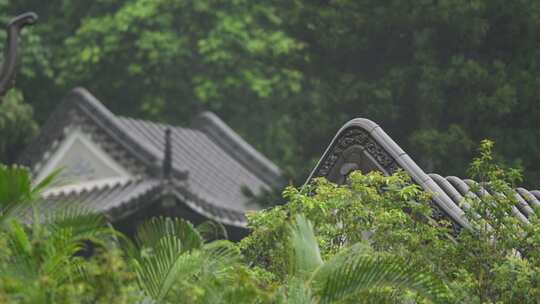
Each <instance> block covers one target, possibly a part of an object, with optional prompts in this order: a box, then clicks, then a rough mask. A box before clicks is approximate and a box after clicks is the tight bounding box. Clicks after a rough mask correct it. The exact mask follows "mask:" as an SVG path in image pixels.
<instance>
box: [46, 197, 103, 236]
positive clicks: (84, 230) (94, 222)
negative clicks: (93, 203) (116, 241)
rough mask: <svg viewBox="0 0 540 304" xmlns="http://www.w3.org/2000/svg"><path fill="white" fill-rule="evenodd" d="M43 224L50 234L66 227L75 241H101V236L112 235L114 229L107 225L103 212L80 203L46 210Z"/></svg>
mask: <svg viewBox="0 0 540 304" xmlns="http://www.w3.org/2000/svg"><path fill="white" fill-rule="evenodd" d="M44 214H45V216H44V219H43V222H42V223H41V224H40V225H42V227H43V229H45V230H47V231H48V233H49V234H54V233H56V232H58V231H62V230H64V229H69V230H70V231H71V233H72V238H73V239H72V240H73V241H81V240H90V241H95V242H99V241H100V240H99V238H100V237H103V236H106V235H110V234H111V233H112V232H111V231H112V229H111V228H109V227H107V226H106V220H105V218H104V216H103V215H102V214H99V213H96V212H94V211H93V210H90V209H88V208H85V207H83V206H80V205H72V206H68V207H65V208H62V209H55V210H53V211H47V212H44Z"/></svg>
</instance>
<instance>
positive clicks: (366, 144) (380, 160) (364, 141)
mask: <svg viewBox="0 0 540 304" xmlns="http://www.w3.org/2000/svg"><path fill="white" fill-rule="evenodd" d="M354 145H358V146H361V147H362V148H363V151H364V152H367V154H369V156H371V158H372V159H373V160H374V161H375V162H376V163H377V165H378V166H379V167H381V168H383V169H384V171H385V172H383V173H386V174H393V173H395V172H396V171H398V170H399V169H402V168H401V167H400V166H399V164H398V163H397V162H396V160H395V159H394V158H393V157H392V156H391V155H390V154H389V153H388V152H386V150H385V149H384V148H383V147H382V146H381V145H380V144H379V143H377V141H376V140H375V139H374V138H373V137H372V136H371V135H370V134H369V133H368V132H367V131H366V130H364V129H361V128H350V129H348V130H346V131H345V132H343V133H342V134H341V135H340V136H339V138H338V139H337V140H336V142H335V143H334V144H333V146H332V147H331V148H330V151H329V154H328V155H327V156H326V157H325V159H324V160H323V161H322V162H321V164H320V165H319V167H318V168H317V170H316V171H315V172H314V174H313V177H328V175H329V174H330V172H331V171H332V169H333V168H334V167H335V166H336V163H337V162H338V160H339V159H340V158H343V157H344V155H343V154H344V152H345V151H346V150H347V149H348V148H350V147H352V146H354ZM344 166H351V164H350V163H345V164H344ZM342 169H344V168H342ZM341 171H342V172H341ZM350 171H351V170H340V173H341V174H345V175H346V174H348V173H349V172H350ZM343 180H345V179H343ZM430 206H431V208H432V209H433V213H432V215H433V219H435V220H436V221H440V220H443V219H451V218H450V217H448V216H447V215H446V214H445V213H444V212H443V211H442V210H441V209H440V208H439V207H438V206H437V205H435V204H434V203H433V202H430ZM452 222H453V221H452ZM453 226H454V230H456V231H458V229H459V225H458V224H457V223H455V222H453Z"/></svg>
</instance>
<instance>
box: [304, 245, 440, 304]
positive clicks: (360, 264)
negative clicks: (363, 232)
mask: <svg viewBox="0 0 540 304" xmlns="http://www.w3.org/2000/svg"><path fill="white" fill-rule="evenodd" d="M364 250H365V248H363V247H362V246H359V245H357V246H353V248H351V249H350V250H347V251H346V252H344V253H341V254H338V255H336V256H335V257H334V258H332V260H330V261H328V262H326V263H325V264H324V265H323V266H322V267H321V268H320V269H318V271H317V272H316V273H314V276H313V277H312V280H311V284H312V286H313V289H314V290H315V292H316V294H317V295H318V296H319V297H320V302H321V303H333V302H334V301H336V300H341V299H345V298H348V297H350V296H352V295H355V294H358V293H360V292H364V291H368V290H372V289H374V288H380V287H387V286H391V287H396V288H405V289H409V290H413V291H416V292H417V293H419V294H420V295H422V296H424V297H426V298H428V299H431V300H433V301H435V302H440V301H443V300H444V299H445V296H446V295H447V292H448V290H447V288H446V286H445V285H444V284H443V283H442V282H441V281H440V280H438V279H436V278H435V277H433V276H431V275H429V274H428V273H427V272H426V271H422V269H419V268H418V267H411V266H409V265H406V264H405V263H403V262H402V261H401V260H400V259H399V258H397V257H393V256H374V255H373V254H370V255H368V254H365V253H363V252H362V251H364Z"/></svg>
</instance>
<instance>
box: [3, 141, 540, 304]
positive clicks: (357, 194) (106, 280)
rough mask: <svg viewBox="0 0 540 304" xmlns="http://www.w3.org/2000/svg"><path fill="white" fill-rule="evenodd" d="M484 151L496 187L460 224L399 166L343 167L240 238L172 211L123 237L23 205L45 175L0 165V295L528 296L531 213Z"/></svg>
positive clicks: (487, 147) (111, 299) (478, 165)
mask: <svg viewBox="0 0 540 304" xmlns="http://www.w3.org/2000/svg"><path fill="white" fill-rule="evenodd" d="M491 150H492V143H491V142H489V141H485V142H483V144H482V147H481V150H480V152H481V153H480V155H479V156H478V158H476V159H475V161H474V162H473V164H472V166H471V170H470V171H471V173H472V174H473V175H474V176H475V177H476V178H477V179H478V180H479V181H480V184H479V185H481V186H483V187H486V188H489V189H491V190H492V191H494V193H500V194H506V195H492V196H485V197H481V198H479V197H478V196H477V197H473V196H470V197H469V198H468V199H467V200H466V201H465V202H464V203H467V204H468V206H469V207H468V208H466V210H467V212H466V217H467V219H468V220H469V221H470V223H471V224H472V227H473V228H472V229H470V230H469V229H462V230H460V231H456V230H455V229H454V227H453V225H452V224H451V223H450V222H447V221H445V220H440V221H435V220H433V219H432V217H431V214H432V212H433V210H432V209H431V207H430V205H429V200H430V194H429V193H426V192H424V191H422V190H421V189H420V188H419V187H418V186H417V185H415V184H413V183H411V182H410V180H409V178H408V177H407V176H406V175H405V174H404V173H403V172H398V173H396V174H395V175H392V176H388V177H385V176H382V175H381V174H379V173H375V172H374V173H369V174H365V175H364V174H361V173H360V172H353V173H352V174H351V175H350V178H349V183H348V184H347V185H344V186H337V185H334V184H331V183H329V182H327V181H325V180H322V179H321V180H318V181H317V182H315V183H314V184H312V185H311V186H309V187H307V188H305V189H296V188H293V187H289V188H288V189H287V190H286V191H285V192H284V196H285V198H286V200H287V201H288V203H287V204H286V205H282V206H277V207H274V208H271V209H267V210H265V211H261V212H257V213H253V214H250V216H249V223H250V224H249V225H250V227H251V228H252V233H251V234H250V235H249V236H248V237H247V238H245V239H243V240H242V241H241V242H240V243H238V244H234V243H231V242H228V241H226V240H223V239H220V238H219V237H217V236H218V235H216V234H210V232H212V231H213V230H212V229H209V228H211V227H212V226H211V225H210V224H202V226H198V227H193V226H192V225H191V224H190V223H188V222H185V221H183V220H180V219H170V218H154V219H150V220H149V221H148V222H146V223H144V224H142V225H141V226H140V227H139V229H138V232H137V234H136V236H135V237H134V239H133V240H131V239H128V238H127V237H125V236H123V235H122V234H121V233H120V232H118V231H115V230H114V229H113V228H112V227H110V226H106V225H105V222H104V219H103V218H102V217H101V216H100V215H96V214H92V213H91V212H89V211H87V210H83V209H71V208H68V209H64V210H61V211H60V212H54V213H51V214H38V213H36V212H29V211H30V210H32V209H33V207H35V206H34V204H35V203H33V201H34V198H35V197H36V196H37V195H39V193H40V191H41V190H43V189H44V187H46V186H47V184H48V183H49V182H50V180H52V179H54V176H51V177H50V178H48V179H46V180H45V181H44V182H43V183H41V184H40V185H36V186H35V187H34V188H32V187H31V185H30V178H29V174H28V171H27V170H26V169H24V168H20V167H16V166H15V167H5V166H2V167H0V211H1V213H0V214H1V217H0V302H8V303H11V302H17V303H358V302H362V303H364V302H369V303H431V302H433V303H457V302H460V303H537V301H538V298H539V297H540V281H539V280H538V278H539V277H540V255H539V252H540V229H539V227H540V221H539V219H538V217H537V216H535V215H531V216H530V217H529V221H530V224H529V225H525V224H523V223H521V222H520V221H519V220H517V219H516V218H515V217H514V216H512V212H511V208H512V206H515V205H517V204H518V202H517V201H516V199H515V197H514V196H513V195H510V193H511V192H509V191H511V189H512V186H513V182H515V181H516V180H517V179H519V177H520V176H519V174H518V173H517V172H516V171H515V170H503V169H502V168H501V167H500V166H499V165H497V164H496V163H494V162H493V157H492V153H491ZM34 210H35V209H34ZM537 212H540V210H537ZM537 214H538V213H537ZM214 225H215V224H214ZM214 227H215V226H214ZM214 230H215V229H214ZM218 230H219V229H218ZM218 230H215V231H218ZM205 236H206V238H205ZM209 236H210V238H209ZM210 239H212V241H207V240H210Z"/></svg>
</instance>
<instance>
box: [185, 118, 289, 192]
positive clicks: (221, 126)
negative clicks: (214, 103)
mask: <svg viewBox="0 0 540 304" xmlns="http://www.w3.org/2000/svg"><path fill="white" fill-rule="evenodd" d="M192 126H193V127H194V128H196V129H198V130H201V131H203V132H204V133H206V134H207V135H208V136H210V137H211V138H212V139H213V140H214V141H215V142H216V143H218V144H219V145H220V146H221V147H222V148H223V149H224V150H226V151H228V152H229V153H230V154H231V155H232V156H233V157H235V159H236V160H237V161H239V162H241V163H242V164H243V165H244V166H246V167H247V168H249V169H250V171H252V172H253V173H254V174H256V175H257V176H259V177H260V178H261V179H263V180H264V181H265V182H267V183H269V184H271V185H275V186H279V187H280V186H283V185H284V181H283V178H282V175H283V173H282V172H281V170H280V169H279V168H278V166H276V165H275V164H274V163H273V162H272V161H270V160H269V159H268V158H266V157H265V156H264V155H262V154H261V153H260V152H259V151H257V150H255V148H253V147H252V146H251V145H250V144H248V143H247V142H246V141H245V140H244V139H243V138H242V137H241V136H240V135H238V133H236V132H235V131H234V130H233V129H231V128H230V127H229V126H228V125H227V124H225V122H223V120H222V119H221V118H219V117H218V116H217V115H216V114H214V113H213V112H210V111H204V112H202V113H200V114H199V115H197V117H195V119H194V120H193V121H192Z"/></svg>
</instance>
